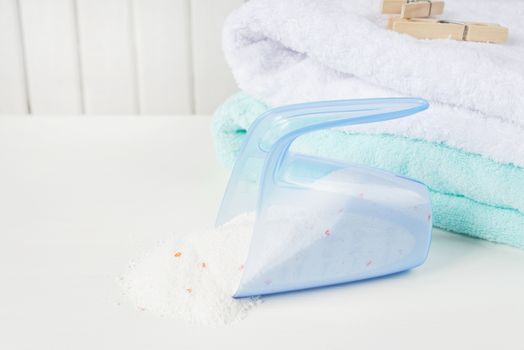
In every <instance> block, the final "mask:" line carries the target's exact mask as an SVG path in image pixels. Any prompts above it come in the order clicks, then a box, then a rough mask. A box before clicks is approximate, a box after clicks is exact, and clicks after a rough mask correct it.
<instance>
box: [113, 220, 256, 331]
mask: <svg viewBox="0 0 524 350" xmlns="http://www.w3.org/2000/svg"><path fill="white" fill-rule="evenodd" d="M253 222H254V214H244V215H241V216H239V217H237V218H235V219H234V220H232V221H230V222H229V223H227V224H225V225H224V226H222V227H220V228H218V229H216V230H209V231H207V232H200V233H197V234H193V235H189V236H187V237H186V238H185V239H183V240H181V239H178V240H177V239H176V238H175V239H172V240H169V241H167V242H164V243H163V244H161V245H160V246H158V247H157V248H156V249H154V250H153V251H151V252H149V253H148V254H147V255H145V256H144V257H142V258H141V259H140V260H138V261H136V262H133V263H131V265H130V267H129V270H128V271H127V273H126V274H125V275H124V276H123V277H122V279H121V282H122V287H123V290H124V294H125V295H126V296H127V297H128V298H129V299H130V300H131V302H132V303H133V304H135V305H136V306H137V307H138V308H140V309H141V310H145V311H151V312H154V313H157V314H160V315H163V316H167V317H172V318H176V319H179V320H183V321H187V322H190V323H197V324H228V323H231V322H234V321H237V320H240V319H242V318H244V317H245V316H246V315H247V313H248V311H249V310H250V309H252V308H253V307H255V306H256V305H257V304H259V303H260V302H261V300H260V299H259V298H243V299H233V298H232V297H231V296H232V295H233V293H234V292H235V290H236V288H237V286H238V283H239V281H240V278H241V276H242V273H243V269H244V262H245V260H246V254H247V251H248V248H249V243H250V239H251V235H252V230H253Z"/></svg>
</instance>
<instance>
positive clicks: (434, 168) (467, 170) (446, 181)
mask: <svg viewBox="0 0 524 350" xmlns="http://www.w3.org/2000/svg"><path fill="white" fill-rule="evenodd" d="M268 109H269V106H268V105H266V104H265V103H263V102H261V101H259V100H257V99H255V98H253V97H251V96H250V95H248V94H246V93H238V94H237V95H235V96H233V97H231V98H230V99H228V100H227V101H226V102H225V103H224V104H223V105H222V106H221V107H220V108H219V109H218V110H217V111H216V112H215V117H214V121H213V129H212V130H213V136H214V140H215V148H216V150H217V152H218V155H219V157H220V159H221V160H222V161H223V162H224V163H225V164H226V165H227V166H229V167H232V166H233V163H234V161H235V158H236V156H237V154H238V152H239V151H240V148H241V146H242V142H243V140H244V137H245V135H246V133H247V130H248V128H249V126H250V125H251V123H252V122H253V120H255V118H256V117H257V116H259V115H260V114H262V113H263V112H265V111H266V110H268ZM292 150H293V151H297V152H301V153H306V154H313V155H318V156H325V157H330V158H334V159H338V160H345V161H351V162H355V163H359V164H366V165H370V166H375V167H379V168H382V169H385V170H389V171H392V172H395V173H397V174H401V175H405V176H409V177H413V178H416V179H419V180H421V181H423V182H424V183H425V184H426V185H428V187H429V189H430V192H431V202H432V206H433V222H434V225H435V226H437V227H440V228H443V229H446V230H448V231H453V232H457V233H463V234H467V235H470V236H474V237H479V238H483V239H487V240H491V241H494V242H499V243H506V244H509V245H513V246H516V247H520V248H524V229H523V228H524V214H523V208H524V169H522V168H520V167H517V166H514V165H510V164H501V163H498V162H495V161H493V160H490V159H487V158H485V157H482V156H480V155H478V154H472V153H468V152H466V151H464V150H460V149H456V148H453V147H449V146H447V145H445V144H443V143H438V142H431V141H425V140H420V139H413V138H409V137H405V136H399V135H392V134H370V133H360V132H351V131H349V130H344V129H328V130H322V131H318V132H314V133H311V134H306V135H304V136H302V137H300V138H299V139H297V140H296V141H295V143H294V144H293V146H292ZM508 203H512V204H508Z"/></svg>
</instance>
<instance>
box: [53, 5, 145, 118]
mask: <svg viewBox="0 0 524 350" xmlns="http://www.w3.org/2000/svg"><path fill="white" fill-rule="evenodd" d="M76 1H77V2H76V4H77V13H78V28H79V41H80V57H81V69H82V77H83V86H82V87H83V93H84V103H85V110H86V113H92V114H134V113H139V112H140V107H139V101H138V96H137V91H138V86H137V76H136V62H135V61H136V52H135V48H134V35H133V33H134V31H133V29H132V22H133V18H132V12H131V2H130V0H76ZM45 2H49V1H45Z"/></svg>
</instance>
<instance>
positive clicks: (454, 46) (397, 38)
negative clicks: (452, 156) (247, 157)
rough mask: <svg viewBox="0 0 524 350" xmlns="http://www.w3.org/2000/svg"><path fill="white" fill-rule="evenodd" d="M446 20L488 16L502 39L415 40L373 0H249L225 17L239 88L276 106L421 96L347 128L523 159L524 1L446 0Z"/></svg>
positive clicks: (504, 159) (228, 48)
mask: <svg viewBox="0 0 524 350" xmlns="http://www.w3.org/2000/svg"><path fill="white" fill-rule="evenodd" d="M443 18H446V19H450V20H465V21H466V20H470V21H477V22H478V21H483V22H494V23H499V24H502V25H504V26H506V27H508V28H509V33H510V34H509V41H508V42H507V43H504V44H485V43H473V42H460V41H453V40H418V39H415V38H412V37H410V36H407V35H403V34H398V33H394V32H391V31H388V30H386V29H385V21H386V17H385V16H383V15H381V14H380V2H379V1H378V0H285V1H282V0H251V1H249V2H247V3H246V4H245V5H243V6H242V7H241V8H240V9H238V10H237V11H235V12H234V13H233V14H232V15H231V16H230V17H229V18H228V20H227V21H226V25H225V29H224V36H223V43H224V51H225V54H226V58H227V60H228V62H229V64H230V66H231V68H232V71H233V74H234V76H235V78H236V80H237V83H238V85H239V87H240V88H241V89H243V90H245V91H247V92H248V93H250V94H252V95H254V96H256V97H259V98H261V99H262V100H264V101H265V102H267V103H269V104H271V105H273V106H276V105H281V104H289V103H295V102H303V101H314V100H325V99H340V98H365V97H388V96H418V97H423V98H425V99H427V100H429V102H430V104H431V108H430V109H429V110H428V111H425V112H423V113H421V114H419V115H417V116H414V117H410V118H404V119H400V120H394V121H389V122H385V123H378V124H368V125H365V126H358V127H352V128H351V129H352V130H355V131H364V132H371V133H393V134H398V135H404V136H408V137H413V138H421V139H425V140H429V141H435V142H444V143H446V144H448V145H449V146H452V147H457V148H460V149H464V150H466V151H469V152H473V153H478V154H481V155H483V156H486V157H489V158H491V159H493V160H496V161H499V162H502V163H512V164H515V165H519V166H524V142H523V139H524V97H523V94H524V25H523V24H522V21H523V19H524V1H521V0H505V1H496V0H448V1H447V2H446V9H445V11H444V16H443Z"/></svg>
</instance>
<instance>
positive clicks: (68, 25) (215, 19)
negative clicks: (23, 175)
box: [0, 0, 243, 114]
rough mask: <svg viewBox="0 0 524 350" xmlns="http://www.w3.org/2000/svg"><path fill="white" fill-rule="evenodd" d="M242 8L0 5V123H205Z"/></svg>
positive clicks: (0, 0) (226, 76) (219, 1)
mask: <svg viewBox="0 0 524 350" xmlns="http://www.w3.org/2000/svg"><path fill="white" fill-rule="evenodd" d="M242 2H243V0H0V114H192V113H193V114H209V113H212V112H213V110H214V109H215V108H216V107H217V106H218V105H219V104H220V103H221V102H222V101H223V100H224V99H225V98H227V97H228V96H229V95H231V94H232V93H234V92H235V91H237V88H236V86H235V83H234V81H233V78H232V76H231V73H230V71H229V69H228V67H227V65H226V63H225V61H224V58H223V54H222V50H221V28H222V24H223V21H224V19H225V17H226V16H227V14H229V13H230V12H231V11H232V10H233V9H235V8H236V7H238V6H240V5H241V4H242Z"/></svg>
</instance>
